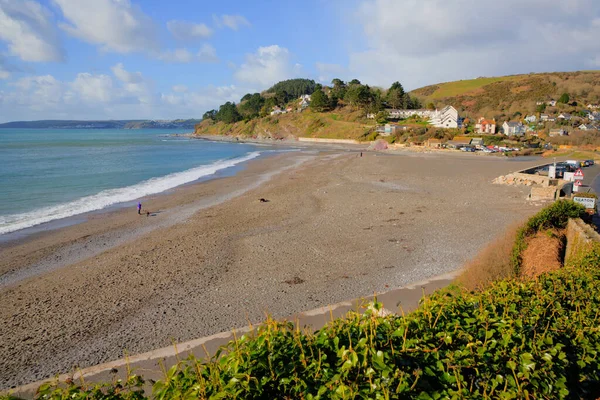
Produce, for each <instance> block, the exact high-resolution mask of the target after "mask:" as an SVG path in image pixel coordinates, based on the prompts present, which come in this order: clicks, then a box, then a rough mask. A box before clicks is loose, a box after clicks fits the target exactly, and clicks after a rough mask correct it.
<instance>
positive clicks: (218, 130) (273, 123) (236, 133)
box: [195, 110, 374, 140]
mask: <svg viewBox="0 0 600 400" xmlns="http://www.w3.org/2000/svg"><path fill="white" fill-rule="evenodd" d="M363 116H364V113H363V112H361V111H338V112H332V113H313V112H311V111H310V110H306V111H304V112H302V113H289V114H279V115H273V116H268V117H264V118H258V119H254V120H251V121H240V122H236V123H234V124H225V123H223V122H216V123H215V122H214V121H212V120H206V121H202V122H201V123H200V124H198V125H196V128H195V133H196V134H197V135H225V136H232V137H240V138H254V139H286V138H291V137H319V138H328V139H355V140H358V139H360V138H361V137H364V136H366V135H368V134H369V133H370V132H371V131H372V130H373V124H374V122H367V121H366V120H363V119H362V117H363Z"/></svg>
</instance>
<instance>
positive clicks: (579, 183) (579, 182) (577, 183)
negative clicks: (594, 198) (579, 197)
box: [573, 181, 583, 186]
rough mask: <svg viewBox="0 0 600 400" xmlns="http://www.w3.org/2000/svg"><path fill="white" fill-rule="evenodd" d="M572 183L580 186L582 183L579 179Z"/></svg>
mask: <svg viewBox="0 0 600 400" xmlns="http://www.w3.org/2000/svg"><path fill="white" fill-rule="evenodd" d="M573 185H575V186H581V185H583V183H581V181H575V183H574V184H573Z"/></svg>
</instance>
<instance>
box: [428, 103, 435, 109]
mask: <svg viewBox="0 0 600 400" xmlns="http://www.w3.org/2000/svg"><path fill="white" fill-rule="evenodd" d="M427 109H428V110H435V104H433V103H427Z"/></svg>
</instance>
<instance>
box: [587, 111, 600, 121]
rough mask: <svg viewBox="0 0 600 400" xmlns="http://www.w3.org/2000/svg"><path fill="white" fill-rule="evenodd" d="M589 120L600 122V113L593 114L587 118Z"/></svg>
mask: <svg viewBox="0 0 600 400" xmlns="http://www.w3.org/2000/svg"><path fill="white" fill-rule="evenodd" d="M587 119H589V120H590V121H600V113H597V112H593V113H590V114H589V115H588V116H587Z"/></svg>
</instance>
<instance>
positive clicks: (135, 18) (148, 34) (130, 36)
mask: <svg viewBox="0 0 600 400" xmlns="http://www.w3.org/2000/svg"><path fill="white" fill-rule="evenodd" d="M54 2H55V3H56V5H58V6H59V7H60V9H61V10H62V13H63V15H64V17H65V19H67V20H68V21H69V24H64V23H63V24H60V27H61V28H62V29H63V30H65V31H66V32H67V33H69V34H70V35H71V36H74V37H76V38H79V39H81V40H83V41H85V42H88V43H92V44H95V45H98V46H100V47H101V49H102V50H103V51H112V52H117V53H131V52H150V51H153V50H156V49H157V48H158V47H159V46H158V41H157V39H156V27H155V24H154V22H153V21H152V19H151V18H150V17H149V16H147V15H146V14H144V13H143V12H142V10H141V9H140V7H138V6H136V5H133V4H131V2H130V1H129V0H93V1H85V5H83V4H82V1H81V0H54Z"/></svg>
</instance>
